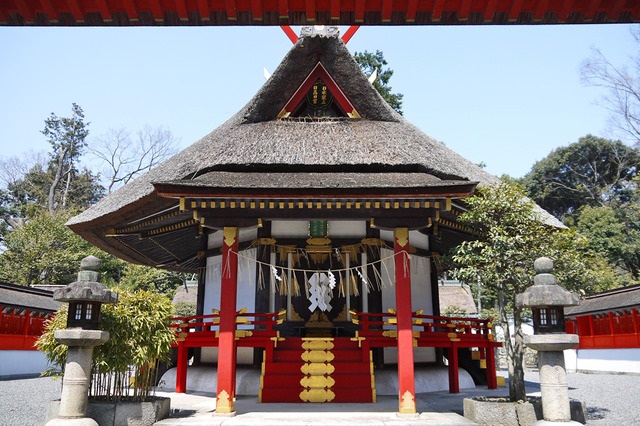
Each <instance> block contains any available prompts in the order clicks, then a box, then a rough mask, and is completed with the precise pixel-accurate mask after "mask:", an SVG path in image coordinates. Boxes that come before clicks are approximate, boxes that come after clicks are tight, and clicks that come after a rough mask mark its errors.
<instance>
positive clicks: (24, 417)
mask: <svg viewBox="0 0 640 426" xmlns="http://www.w3.org/2000/svg"><path fill="white" fill-rule="evenodd" d="M525 380H526V381H527V392H528V393H529V394H534V395H535V394H536V393H537V392H539V390H540V387H539V379H538V374H537V373H536V372H527V373H526V374H525ZM568 384H569V397H570V398H573V399H577V400H580V401H583V402H584V403H585V404H586V406H587V425H599V426H605V425H606V426H628V425H629V426H630V425H640V404H639V401H640V376H637V375H614V374H569V375H568ZM420 397H421V398H424V399H427V398H428V394H424V395H420ZM58 398H60V380H53V379H51V378H48V377H43V378H34V379H12V380H0V425H3V426H32V425H33V426H41V425H44V423H45V417H46V407H47V403H48V401H50V400H53V399H58ZM456 411H457V410H456Z"/></svg>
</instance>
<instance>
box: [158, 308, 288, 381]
mask: <svg viewBox="0 0 640 426" xmlns="http://www.w3.org/2000/svg"><path fill="white" fill-rule="evenodd" d="M285 314H286V311H280V312H277V313H248V312H246V311H245V310H244V309H241V310H240V311H238V312H236V331H235V333H236V344H237V346H239V347H253V348H260V347H262V348H265V350H267V351H269V350H273V348H274V347H275V346H276V345H277V344H278V339H279V333H278V331H277V330H275V329H274V327H275V325H276V324H280V323H282V321H283V320H284V316H285ZM171 327H173V328H175V329H176V342H175V343H174V344H173V346H174V347H177V348H178V359H177V361H176V392H179V393H182V392H186V389H187V366H188V362H189V360H188V350H189V348H203V347H216V346H218V343H219V339H218V338H219V333H220V313H219V312H218V311H215V310H214V312H213V314H210V315H194V316H189V317H176V318H174V319H173V325H172V326H171Z"/></svg>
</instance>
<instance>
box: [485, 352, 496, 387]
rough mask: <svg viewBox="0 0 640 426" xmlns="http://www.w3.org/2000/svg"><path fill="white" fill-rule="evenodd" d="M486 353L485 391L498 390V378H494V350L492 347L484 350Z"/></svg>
mask: <svg viewBox="0 0 640 426" xmlns="http://www.w3.org/2000/svg"><path fill="white" fill-rule="evenodd" d="M486 351H487V359H486V362H487V365H486V367H487V389H497V388H498V378H497V377H496V350H495V348H494V347H493V346H491V345H490V346H489V347H488V348H486Z"/></svg>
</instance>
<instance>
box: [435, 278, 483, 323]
mask: <svg viewBox="0 0 640 426" xmlns="http://www.w3.org/2000/svg"><path fill="white" fill-rule="evenodd" d="M438 295H439V300H440V312H444V311H445V310H446V309H447V308H448V307H454V306H456V307H458V308H461V309H464V311H465V312H466V313H467V314H469V315H476V314H477V313H478V309H477V307H476V304H475V301H474V300H473V295H472V294H471V289H470V288H469V286H468V285H466V284H462V283H459V282H455V283H453V282H449V283H445V284H442V283H441V284H440V285H438Z"/></svg>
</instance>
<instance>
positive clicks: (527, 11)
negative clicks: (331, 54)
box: [0, 0, 640, 26]
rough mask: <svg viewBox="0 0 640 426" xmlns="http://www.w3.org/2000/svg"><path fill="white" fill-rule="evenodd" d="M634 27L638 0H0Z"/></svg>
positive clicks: (241, 13)
mask: <svg viewBox="0 0 640 426" xmlns="http://www.w3.org/2000/svg"><path fill="white" fill-rule="evenodd" d="M634 22H640V0H583V1H574V0H500V1H498V0H110V1H107V0H2V1H0V25H11V26H23V25H35V26H141V25H142V26H181V25H272V26H278V25H481V24H491V25H497V24H580V23H634Z"/></svg>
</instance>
